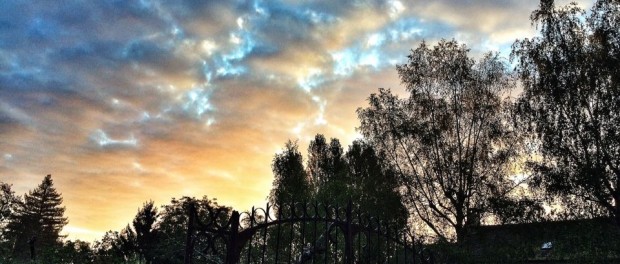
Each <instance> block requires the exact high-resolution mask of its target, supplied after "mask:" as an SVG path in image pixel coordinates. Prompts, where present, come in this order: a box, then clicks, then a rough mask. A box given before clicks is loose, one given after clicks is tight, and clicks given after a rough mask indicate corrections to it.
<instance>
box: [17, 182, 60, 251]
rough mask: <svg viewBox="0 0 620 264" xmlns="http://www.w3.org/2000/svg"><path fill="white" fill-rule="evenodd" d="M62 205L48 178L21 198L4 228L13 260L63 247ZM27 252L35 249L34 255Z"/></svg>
mask: <svg viewBox="0 0 620 264" xmlns="http://www.w3.org/2000/svg"><path fill="white" fill-rule="evenodd" d="M61 204H62V197H61V194H60V193H59V192H58V191H56V188H54V183H53V181H52V176H51V175H47V176H45V178H44V179H43V182H41V184H39V186H37V188H36V189H34V190H32V191H30V192H28V193H27V194H25V195H24V200H23V203H22V204H21V206H20V208H18V211H17V214H15V216H13V217H12V219H11V220H10V222H9V224H8V225H7V233H8V234H9V236H10V237H11V238H12V241H13V254H14V256H15V257H18V258H28V257H30V258H34V257H35V256H40V255H41V253H46V252H50V251H51V250H53V249H54V248H56V247H59V246H61V245H62V244H61V241H60V239H62V238H63V237H62V236H61V235H60V231H61V230H62V228H63V227H64V226H65V225H66V224H67V223H68V221H67V218H66V217H64V213H65V207H63V206H61ZM30 248H34V249H35V250H34V252H31V249H30ZM33 253H34V254H33ZM43 255H44V254H43Z"/></svg>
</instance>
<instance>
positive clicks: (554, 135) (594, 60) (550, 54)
mask: <svg viewBox="0 0 620 264" xmlns="http://www.w3.org/2000/svg"><path fill="white" fill-rule="evenodd" d="M531 18H532V22H533V23H536V24H537V25H538V27H539V29H540V36H538V37H535V38H533V39H524V40H521V41H517V42H516V43H515V44H514V46H513V54H512V55H513V57H514V58H516V59H517V62H518V67H517V71H518V73H519V76H520V78H521V81H522V83H523V94H522V96H521V98H520V99H519V101H518V110H519V116H520V118H519V120H518V121H519V123H520V125H521V128H522V130H523V131H524V132H525V133H529V134H528V135H530V136H531V139H530V140H531V142H532V145H533V146H536V147H537V148H536V149H535V150H537V151H538V152H536V156H537V157H539V159H538V160H533V161H531V162H530V168H531V170H532V174H533V175H534V182H533V183H534V184H533V186H534V187H537V188H539V189H542V190H544V191H545V192H546V193H547V194H549V196H552V197H555V198H557V199H562V200H563V202H564V207H566V208H569V209H570V208H573V207H584V206H583V205H584V204H585V205H586V207H590V206H591V205H596V206H599V207H601V208H604V209H605V211H606V212H605V214H608V215H613V216H615V218H616V222H617V223H618V224H620V189H619V186H620V163H619V162H620V132H619V131H620V114H619V113H620V103H619V102H620V100H619V98H620V67H618V65H620V31H619V30H618V28H620V2H618V1H606V0H599V1H597V2H596V3H595V5H594V7H593V8H592V10H591V12H590V13H589V14H586V13H585V12H584V11H583V10H582V9H580V8H578V7H577V5H575V4H573V5H569V6H566V7H562V8H555V7H554V5H553V1H550V0H544V1H541V4H540V8H539V9H538V10H536V11H534V12H533V13H532V17H531ZM579 204H582V205H579ZM588 204H589V205H588ZM593 211H598V210H597V209H593ZM579 214H580V213H579V212H578V213H576V215H579ZM573 215H575V214H573Z"/></svg>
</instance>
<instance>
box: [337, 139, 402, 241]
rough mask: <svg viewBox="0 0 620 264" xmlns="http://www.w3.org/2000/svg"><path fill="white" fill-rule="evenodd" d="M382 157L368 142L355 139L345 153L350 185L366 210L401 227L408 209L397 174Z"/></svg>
mask: <svg viewBox="0 0 620 264" xmlns="http://www.w3.org/2000/svg"><path fill="white" fill-rule="evenodd" d="M379 156H383V155H379ZM379 156H378V155H377V153H376V152H375V150H374V148H373V147H372V146H371V145H369V144H367V143H366V142H364V141H362V140H356V141H353V143H352V144H351V145H350V146H349V149H348V150H347V152H346V154H345V159H346V162H347V168H348V170H347V171H348V175H349V176H348V179H349V181H348V182H347V185H348V186H349V189H351V191H350V193H351V196H352V200H353V201H354V202H355V203H356V204H358V205H359V206H360V207H361V209H362V210H364V212H365V213H367V214H368V215H370V216H373V217H376V218H378V219H381V220H383V221H386V222H388V223H390V224H392V225H394V226H395V227H397V229H399V230H402V229H404V228H405V226H406V224H407V211H406V208H405V206H404V205H403V204H402V201H401V197H400V193H399V188H398V187H399V186H398V181H397V179H396V174H395V173H394V171H393V170H391V169H389V167H387V166H384V165H383V162H382V161H381V159H380V158H379Z"/></svg>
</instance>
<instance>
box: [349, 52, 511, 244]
mask: <svg viewBox="0 0 620 264" xmlns="http://www.w3.org/2000/svg"><path fill="white" fill-rule="evenodd" d="M468 51H469V50H468V49H467V48H466V47H465V46H464V45H459V44H458V43H457V42H456V41H445V40H442V41H440V42H439V43H438V44H437V45H436V46H435V47H434V48H429V47H428V46H427V45H426V43H422V44H421V45H420V46H419V47H418V48H417V49H415V50H412V51H411V54H410V55H409V56H408V59H409V60H408V62H407V64H404V65H399V66H397V70H398V73H399V76H400V78H401V80H402V82H403V84H405V86H406V89H407V91H408V92H409V93H410V95H409V97H408V98H404V99H399V98H398V97H397V96H395V95H393V94H392V93H391V92H390V91H389V90H386V89H379V93H378V94H372V95H371V96H370V97H369V98H368V101H369V106H368V107H367V108H360V109H358V117H359V119H360V122H361V126H360V127H359V130H360V132H361V133H362V134H363V135H364V137H365V138H366V139H368V140H369V142H370V144H371V145H372V146H373V147H374V148H375V149H376V150H377V151H379V152H381V153H382V154H383V155H385V156H384V159H386V161H387V163H388V164H389V166H390V168H392V169H393V170H394V173H396V176H397V178H398V180H399V184H400V186H401V187H402V192H403V199H404V202H405V204H406V205H407V206H408V208H409V210H410V212H411V213H412V214H413V216H415V217H416V219H418V220H421V221H423V222H424V223H425V224H426V226H428V228H430V229H431V230H432V231H433V233H434V234H435V235H436V236H437V237H439V238H440V239H450V238H451V237H453V236H454V235H455V234H456V238H457V241H462V239H463V238H464V236H465V234H466V231H467V227H468V226H472V225H477V224H479V223H480V220H481V219H483V218H484V217H486V216H489V215H491V214H492V210H491V208H490V206H489V204H490V201H491V200H492V199H500V198H504V197H508V196H509V194H510V192H511V191H512V190H513V189H514V188H515V187H516V185H517V184H516V183H515V182H514V181H512V180H511V179H510V171H509V165H510V164H511V162H512V161H513V160H514V159H515V157H516V155H517V147H518V144H517V135H516V134H515V133H514V132H513V131H512V129H511V128H510V125H509V123H508V122H507V120H506V117H505V111H504V110H505V109H506V108H507V106H508V105H509V104H508V103H506V102H503V101H502V98H503V96H505V95H506V94H507V93H508V92H509V91H510V90H511V89H512V88H513V87H514V82H513V80H512V78H511V77H510V76H509V74H508V73H507V70H506V69H505V66H504V63H503V62H502V61H501V60H500V58H498V56H497V55H494V54H486V55H485V56H484V57H483V58H482V59H481V60H480V61H479V62H478V63H476V62H475V61H474V60H473V59H471V58H469V56H468Z"/></svg>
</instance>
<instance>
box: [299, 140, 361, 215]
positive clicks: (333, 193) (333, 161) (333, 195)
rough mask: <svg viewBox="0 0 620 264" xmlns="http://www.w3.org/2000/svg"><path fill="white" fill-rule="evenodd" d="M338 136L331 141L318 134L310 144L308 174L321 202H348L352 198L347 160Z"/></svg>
mask: <svg viewBox="0 0 620 264" xmlns="http://www.w3.org/2000/svg"><path fill="white" fill-rule="evenodd" d="M343 152H344V151H343V149H342V146H341V145H340V141H339V140H338V139H337V138H332V139H331V140H330V141H329V143H328V142H327V140H326V139H325V136H323V135H321V134H317V135H316V136H315V137H314V139H313V140H311V141H310V145H309V146H308V165H307V169H308V174H309V175H310V179H311V180H312V185H313V187H314V188H313V189H314V198H315V199H317V200H318V201H321V202H329V203H332V204H346V203H347V202H348V200H349V198H350V195H351V194H350V188H348V187H347V179H346V178H347V171H346V169H347V168H346V161H345V159H344V156H343Z"/></svg>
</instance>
